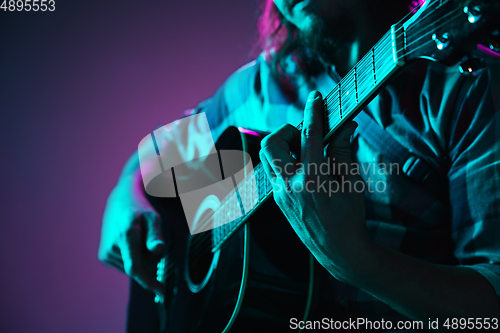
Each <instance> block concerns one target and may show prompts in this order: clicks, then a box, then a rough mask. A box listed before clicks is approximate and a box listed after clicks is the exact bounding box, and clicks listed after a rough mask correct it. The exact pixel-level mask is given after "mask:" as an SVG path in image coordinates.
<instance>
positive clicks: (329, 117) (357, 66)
mask: <svg viewBox="0 0 500 333" xmlns="http://www.w3.org/2000/svg"><path fill="white" fill-rule="evenodd" d="M448 1H449V0H445V1H444V2H442V3H441V5H443V4H445V3H447V2H448ZM435 4H438V2H437V1H436V2H433V3H432V4H430V5H429V7H428V8H427V10H429V11H430V12H429V13H428V14H427V15H426V16H424V17H423V18H421V20H423V19H425V18H427V17H428V16H429V15H431V14H432V13H433V12H432V10H430V8H431V7H432V6H433V5H435ZM420 6H421V5H420ZM457 10H460V8H458V9H455V10H453V11H451V12H449V13H448V14H447V15H445V16H444V17H442V18H440V19H439V20H437V21H436V22H433V23H432V25H435V24H438V23H439V22H440V21H443V20H445V22H443V23H442V24H441V25H440V26H438V27H434V28H432V29H438V28H439V27H441V26H442V25H443V24H446V23H447V22H449V21H451V20H453V19H455V18H456V17H457V16H454V17H453V18H452V19H449V20H446V18H447V17H448V16H450V15H451V14H452V13H453V12H456V11H457ZM409 14H412V12H410V13H409ZM409 14H408V15H409ZM408 15H407V16H408ZM405 18H406V17H405ZM405 18H403V19H402V20H401V21H403V20H404V19H405ZM401 21H400V22H401ZM401 29H402V27H401V28H399V29H397V30H396V31H400V30H401ZM426 29H428V28H426ZM424 30H425V29H422V30H421V31H419V32H415V34H418V33H421V32H422V31H424ZM429 30H430V29H429ZM400 36H401V35H399V36H397V37H400ZM424 37H425V36H421V37H419V38H417V39H416V40H415V41H413V42H412V43H410V44H408V45H406V46H405V47H408V46H411V45H413V44H415V43H416V42H418V41H419V40H421V39H422V38H424ZM387 38H391V35H390V34H388V35H387V36H386V37H385V38H382V39H381V40H380V41H379V42H378V43H377V44H375V46H374V48H375V47H376V46H378V45H379V44H381V43H382V42H385V41H386V40H387ZM431 42H433V40H429V41H427V42H425V43H423V44H422V45H421V46H419V47H418V48H415V49H414V50H412V51H410V52H408V53H405V54H404V56H407V55H409V54H411V53H413V52H415V51H417V50H418V49H420V48H422V47H424V46H426V44H428V43H431ZM391 48H392V47H391ZM402 50H403V49H399V50H397V52H400V51H402ZM382 52H383V51H382ZM369 58H370V57H367V58H366V59H364V60H363V59H362V60H361V61H360V62H358V64H357V65H356V66H355V68H359V67H361V66H362V65H366V63H364V62H363V61H365V62H368V61H369V60H370V59H369ZM348 76H349V74H348V75H346V76H345V77H348ZM341 82H342V81H341ZM350 82H353V81H352V80H351V81H350ZM352 85H354V83H350V86H348V88H349V89H348V90H350V88H351V87H352ZM340 87H342V86H340ZM333 93H338V89H336V88H334V89H332V91H330V93H329V94H328V95H327V98H325V100H326V103H327V104H328V103H329V102H331V101H332V100H334V99H336V97H334V98H332V95H333ZM328 96H330V98H328ZM334 116H337V114H335V113H333V112H332V113H329V114H327V117H328V118H327V119H328V121H330V120H331V119H332V118H333V117H334ZM211 218H212V217H210V218H208V219H206V220H205V221H203V222H207V221H208V220H209V219H211ZM232 229H233V228H230V229H229V230H228V231H232ZM222 233H223V234H224V233H225V232H224V231H223V232H222ZM210 235H211V232H207V233H206V235H204V236H203V237H202V238H201V239H198V241H199V242H203V241H204V238H206V237H208V236H210ZM223 239H224V237H222V238H221V240H223ZM216 245H218V244H216Z"/></svg>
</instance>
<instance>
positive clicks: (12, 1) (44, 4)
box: [0, 0, 56, 12]
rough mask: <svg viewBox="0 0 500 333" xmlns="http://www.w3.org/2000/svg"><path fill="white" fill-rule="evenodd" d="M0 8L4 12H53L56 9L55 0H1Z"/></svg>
mask: <svg viewBox="0 0 500 333" xmlns="http://www.w3.org/2000/svg"><path fill="white" fill-rule="evenodd" d="M0 1H1V0H0ZM0 9H3V11H4V12H6V11H9V12H14V11H18V12H21V11H26V12H30V11H34V12H38V11H42V12H45V11H49V12H53V11H54V10H56V1H55V0H3V2H2V5H1V6H0Z"/></svg>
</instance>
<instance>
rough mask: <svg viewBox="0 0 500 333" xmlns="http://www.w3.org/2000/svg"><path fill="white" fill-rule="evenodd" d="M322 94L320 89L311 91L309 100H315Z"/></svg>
mask: <svg viewBox="0 0 500 333" xmlns="http://www.w3.org/2000/svg"><path fill="white" fill-rule="evenodd" d="M319 96H320V94H319V91H317V90H314V91H311V92H310V93H309V96H308V97H307V100H308V101H313V100H315V99H317V98H318V97H319Z"/></svg>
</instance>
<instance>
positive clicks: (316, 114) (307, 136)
mask: <svg viewBox="0 0 500 333" xmlns="http://www.w3.org/2000/svg"><path fill="white" fill-rule="evenodd" d="M323 118H324V105H323V97H322V96H321V93H320V92H319V91H312V92H311V93H310V94H309V97H308V98H307V103H306V107H305V109H304V124H303V128H302V140H301V141H302V147H301V158H302V162H303V163H304V165H307V164H310V163H316V164H318V165H319V164H320V163H321V162H322V161H323V137H324V133H323V132H324V129H323Z"/></svg>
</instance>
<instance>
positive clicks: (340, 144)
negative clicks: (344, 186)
mask: <svg viewBox="0 0 500 333" xmlns="http://www.w3.org/2000/svg"><path fill="white" fill-rule="evenodd" d="M357 127H358V124H357V123H356V122H355V121H351V122H350V123H346V124H344V125H343V126H342V127H341V128H340V130H339V131H338V133H335V135H334V137H333V139H332V140H331V142H330V144H329V145H328V148H327V151H326V152H327V156H328V157H330V159H331V161H333V165H332V170H334V172H333V173H334V174H336V175H343V176H345V173H346V172H347V171H348V169H349V168H350V167H351V163H352V146H351V136H352V134H353V133H354V131H355V130H356V128H357Z"/></svg>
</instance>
